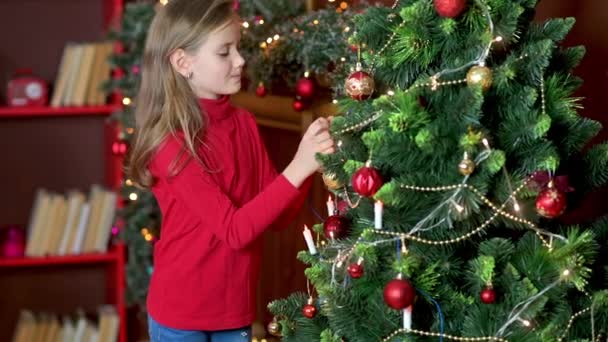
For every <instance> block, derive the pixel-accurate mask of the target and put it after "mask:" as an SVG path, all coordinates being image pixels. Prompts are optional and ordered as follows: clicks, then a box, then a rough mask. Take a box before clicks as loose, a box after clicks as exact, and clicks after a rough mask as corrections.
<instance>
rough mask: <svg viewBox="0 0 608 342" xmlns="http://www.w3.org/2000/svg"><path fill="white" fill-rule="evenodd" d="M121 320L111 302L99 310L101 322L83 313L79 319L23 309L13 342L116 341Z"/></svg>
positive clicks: (79, 315) (78, 316)
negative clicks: (90, 318)
mask: <svg viewBox="0 0 608 342" xmlns="http://www.w3.org/2000/svg"><path fill="white" fill-rule="evenodd" d="M119 325H120V320H119V317H118V314H117V313H116V309H115V308H114V307H113V306H111V305H106V306H103V307H102V308H100V309H99V321H98V323H97V324H96V323H94V322H93V321H91V320H89V319H88V318H87V317H86V316H85V315H84V314H82V313H80V314H78V315H77V317H76V318H75V319H73V318H72V317H69V316H64V317H62V318H61V320H59V319H58V318H57V316H56V315H52V314H39V315H34V314H33V313H32V312H31V311H28V310H22V311H21V314H20V315H19V320H18V322H17V327H16V328H15V333H14V334H13V342H32V341H34V342H116V340H117V338H118V328H119Z"/></svg>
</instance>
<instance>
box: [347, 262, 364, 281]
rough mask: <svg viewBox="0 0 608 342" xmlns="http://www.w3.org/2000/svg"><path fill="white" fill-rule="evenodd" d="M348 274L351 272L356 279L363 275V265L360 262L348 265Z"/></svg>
mask: <svg viewBox="0 0 608 342" xmlns="http://www.w3.org/2000/svg"><path fill="white" fill-rule="evenodd" d="M348 274H350V276H351V277H352V278H354V279H359V278H361V277H363V265H361V264H360V263H358V262H356V263H354V264H350V265H349V266H348Z"/></svg>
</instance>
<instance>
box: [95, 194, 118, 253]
mask: <svg viewBox="0 0 608 342" xmlns="http://www.w3.org/2000/svg"><path fill="white" fill-rule="evenodd" d="M117 197H118V196H117V194H116V193H115V192H112V191H104V192H103V206H102V209H101V212H100V219H99V223H98V226H97V236H96V237H95V246H94V250H95V251H97V252H107V251H108V242H109V241H110V236H111V235H112V223H114V216H115V215H116V201H117Z"/></svg>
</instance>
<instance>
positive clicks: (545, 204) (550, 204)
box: [536, 184, 567, 218]
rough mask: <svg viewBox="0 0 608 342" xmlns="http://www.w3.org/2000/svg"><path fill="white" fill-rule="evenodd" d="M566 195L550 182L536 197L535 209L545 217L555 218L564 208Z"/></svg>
mask: <svg viewBox="0 0 608 342" xmlns="http://www.w3.org/2000/svg"><path fill="white" fill-rule="evenodd" d="M566 204H567V201H566V195H565V194H564V193H563V192H562V191H560V190H558V189H557V188H555V187H554V186H552V185H551V184H550V185H549V186H548V187H547V188H546V189H544V190H543V191H541V192H540V193H539V194H538V197H536V211H537V212H538V214H539V215H541V216H544V217H546V218H556V217H558V216H559V215H561V214H563V213H564V211H565V210H566Z"/></svg>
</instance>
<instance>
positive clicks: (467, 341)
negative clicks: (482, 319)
mask: <svg viewBox="0 0 608 342" xmlns="http://www.w3.org/2000/svg"><path fill="white" fill-rule="evenodd" d="M400 333H412V334H416V335H420V336H430V337H443V338H445V339H448V340H453V341H465V342H477V341H498V342H508V341H507V340H505V339H504V338H500V337H494V336H485V337H461V336H453V335H448V334H441V333H435V332H428V331H421V330H415V329H398V330H395V331H394V332H393V333H392V334H390V335H388V336H387V337H385V338H384V339H383V340H382V342H388V341H390V340H391V339H392V338H393V337H395V336H397V335H399V334H400Z"/></svg>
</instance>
